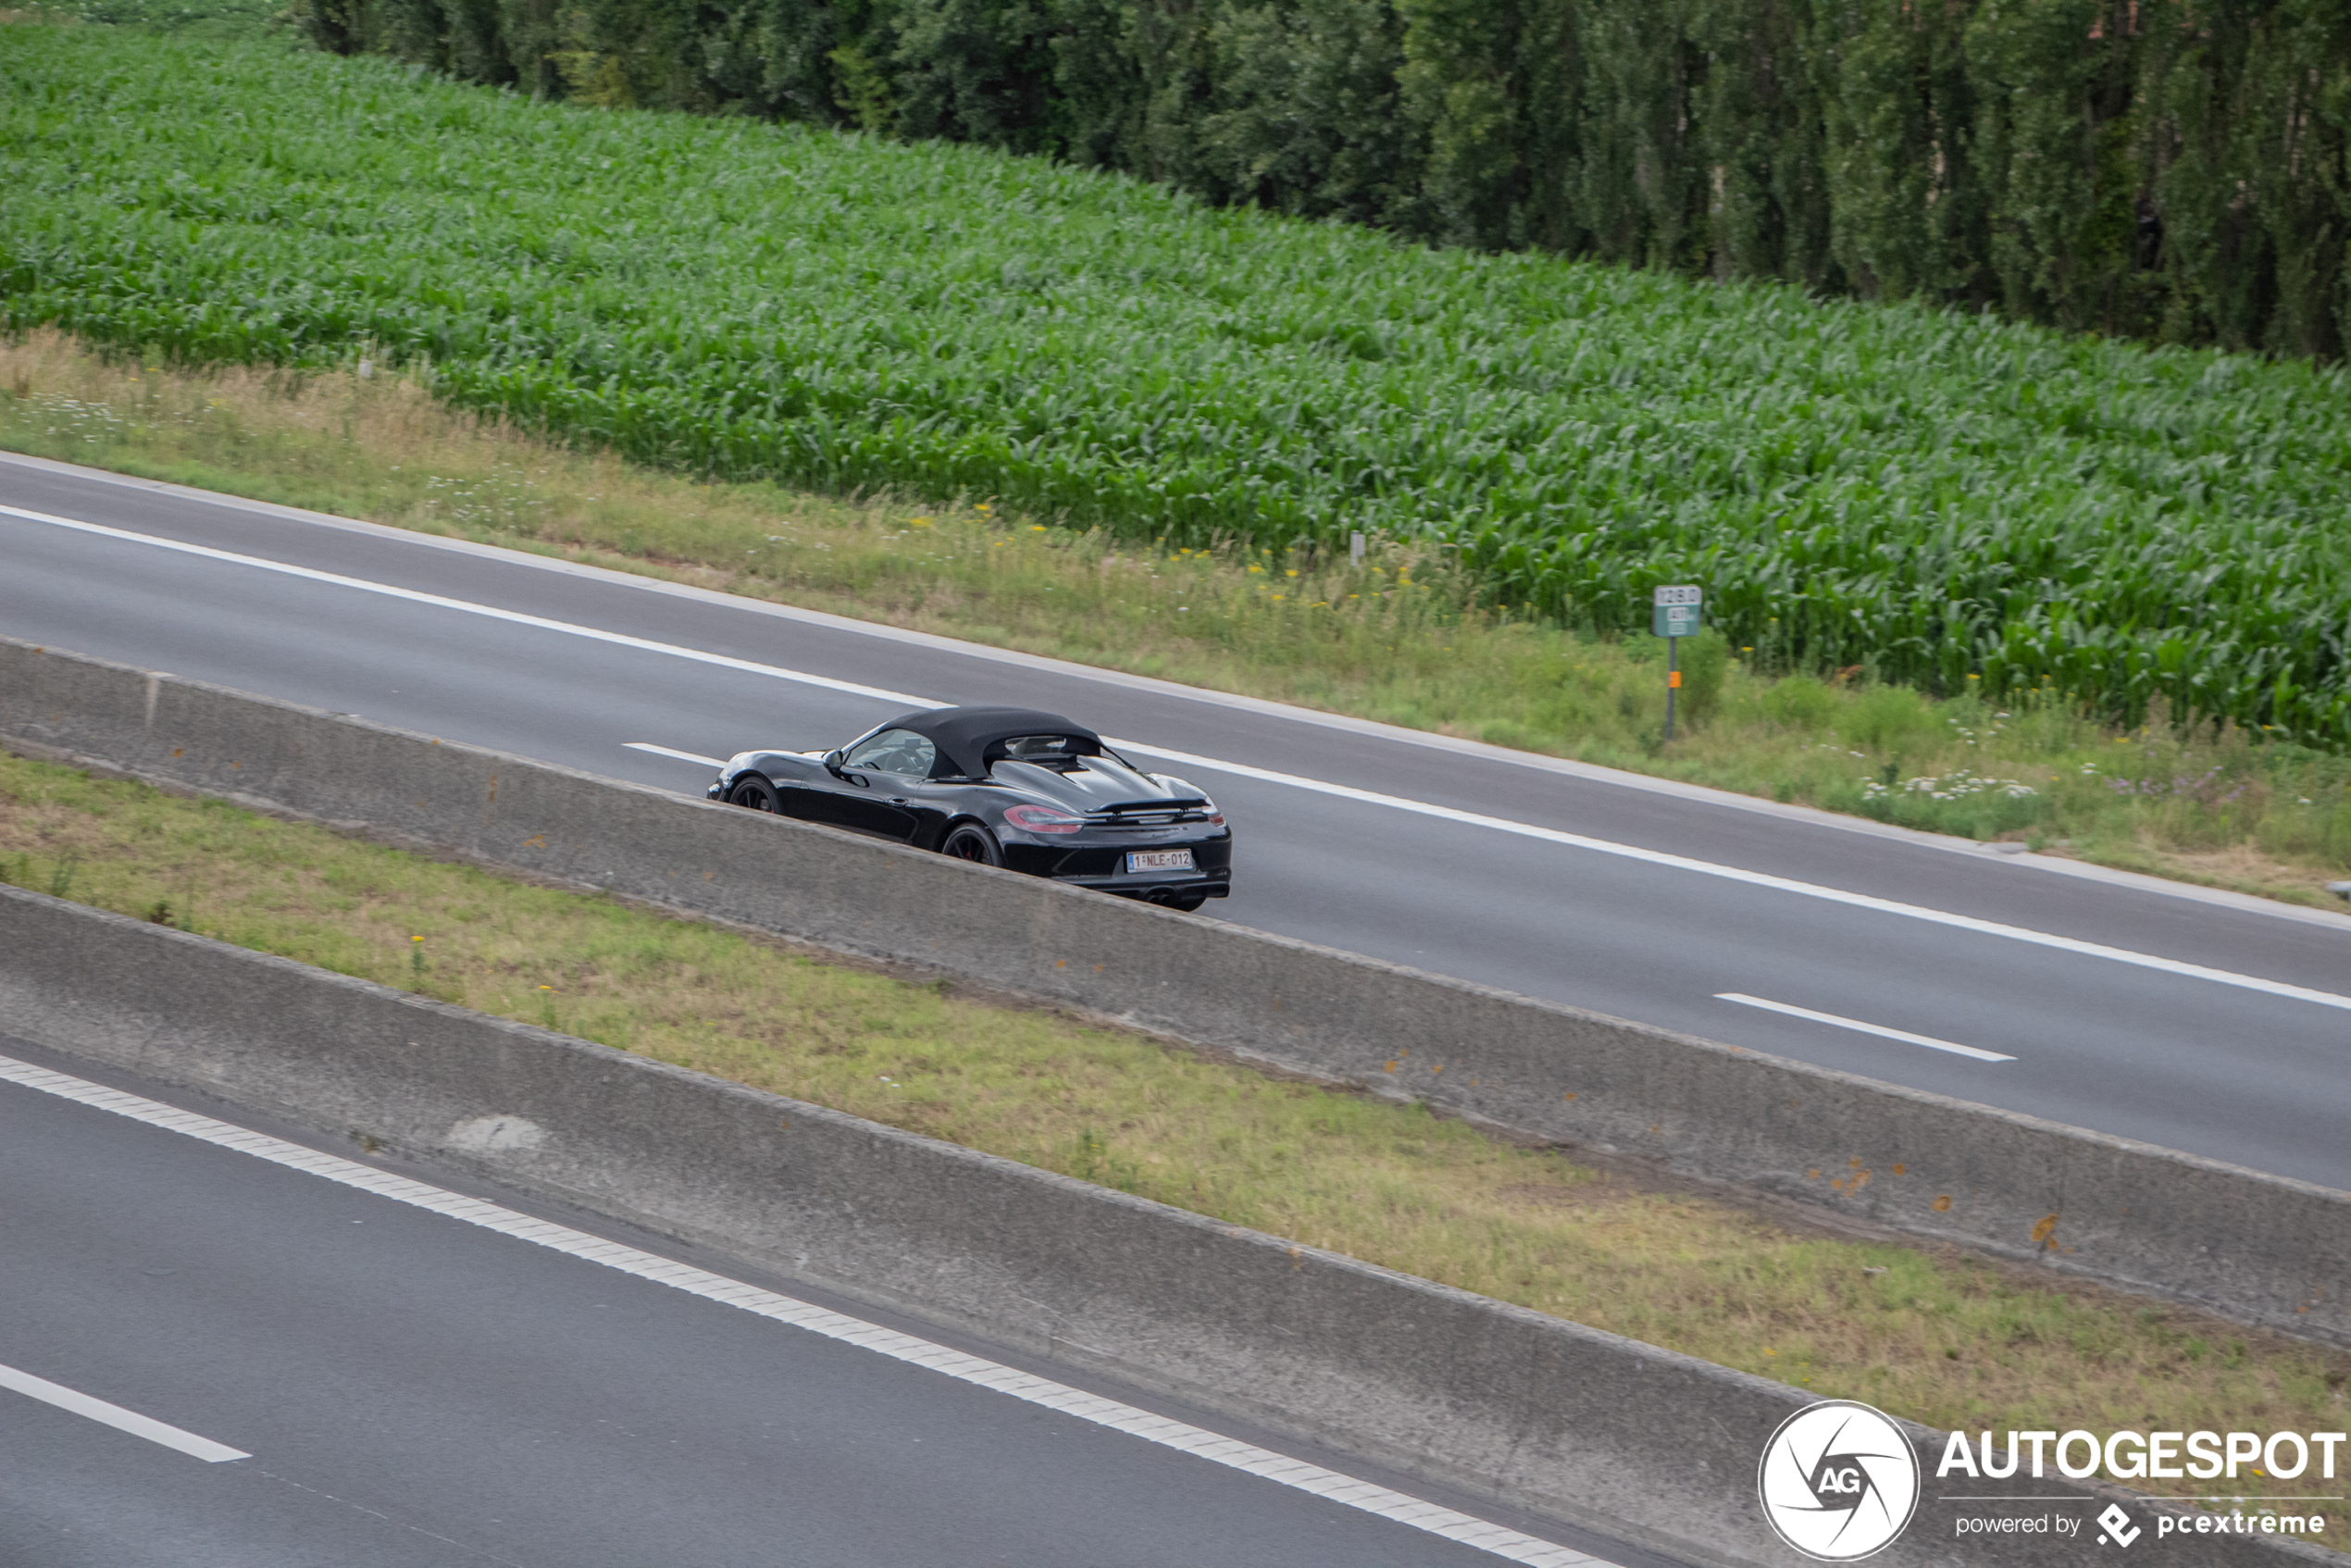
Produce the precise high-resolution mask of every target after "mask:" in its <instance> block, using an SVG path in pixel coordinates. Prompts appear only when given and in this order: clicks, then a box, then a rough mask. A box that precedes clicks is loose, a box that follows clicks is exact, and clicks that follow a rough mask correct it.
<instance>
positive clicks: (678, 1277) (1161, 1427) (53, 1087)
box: [0, 1056, 1614, 1568]
mask: <svg viewBox="0 0 2351 1568" xmlns="http://www.w3.org/2000/svg"><path fill="white" fill-rule="evenodd" d="M0 1083H13V1084H20V1085H22V1086H24V1087H25V1088H27V1089H39V1090H40V1091H42V1092H43V1093H44V1094H54V1095H56V1097H58V1098H59V1099H61V1100H70V1101H74V1102H76V1103H77V1104H81V1105H90V1106H94V1107H96V1108H97V1109H99V1110H102V1111H111V1112H113V1113H114V1114H116V1115H118V1116H126V1117H129V1118H130V1119H131V1120H132V1121H135V1122H143V1123H145V1124H147V1125H148V1126H157V1127H163V1128H167V1129H168V1130H169V1131H172V1132H176V1133H180V1134H182V1135H184V1136H186V1137H189V1138H193V1139H198V1140H200V1141H202V1142H205V1143H212V1144H218V1145H219V1146H220V1147H222V1148H224V1149H234V1150H236V1151H239V1152H240V1153H244V1154H250V1155H252V1156H254V1157H255V1159H259V1160H267V1161H269V1162H270V1163H271V1164H279V1165H285V1166H289V1167H291V1168H292V1169H294V1170H297V1171H304V1172H307V1173H308V1174H309V1175H311V1176H320V1177H323V1178H324V1179H326V1180H328V1181H331V1182H337V1183H340V1184H341V1185H342V1186H344V1187H351V1188H358V1189H359V1190H360V1191H362V1192H372V1193H374V1194H375V1195H376V1196H378V1197H379V1198H389V1199H392V1201H395V1202H401V1203H408V1204H413V1205H414V1206H416V1207H417V1208H419V1209H426V1210H429V1211H430V1212H431V1213H436V1214H444V1215H446V1216H448V1217H449V1218H451V1219H456V1220H463V1221H465V1222H466V1224H467V1225H477V1226H481V1227H482V1228H483V1229H485V1230H494V1231H496V1232H498V1233H499V1234H500V1235H502V1236H509V1237H513V1238H516V1239H517V1240H521V1241H528V1242H530V1243H531V1244H533V1245H534V1246H540V1247H545V1248H548V1249H550V1250H552V1251H557V1252H562V1253H565V1254H566V1255H568V1256H570V1257H575V1258H580V1259H584V1260H585V1261H587V1262H589V1263H601V1264H603V1266H604V1267H606V1268H610V1269H617V1270H618V1271H620V1272H621V1273H622V1274H627V1275H634V1276H636V1277H638V1278H640V1279H650V1280H653V1282H655V1283H656V1284H661V1285H666V1286H669V1287H670V1288H673V1289H677V1290H683V1291H685V1292H686V1293H687V1294H688V1295H690V1296H700V1297H702V1298H703V1299H704V1300H712V1301H717V1302H720V1303H722V1304H724V1305H726V1306H730V1307H737V1308H740V1309H741V1310H742V1311H744V1312H747V1313H756V1314H758V1315H759V1316H761V1317H765V1318H772V1319H774V1320H775V1321H776V1322H777V1323H783V1324H789V1325H791V1326H793V1327H795V1328H804V1329H806V1330H808V1331H809V1332H810V1333H812V1334H821V1335H823V1336H825V1337H826V1338H828V1339H839V1340H842V1341H844V1342H846V1343H849V1344H852V1345H856V1346H858V1347H860V1348H862V1349H864V1350H871V1351H873V1352H875V1353H876V1354H877V1355H884V1356H889V1357H890V1358H891V1359H892V1360H895V1361H902V1362H910V1363H914V1365H916V1366H921V1367H926V1368H928V1369H929V1370H930V1371H932V1372H938V1373H943V1374H944V1375H947V1376H949V1377H953V1378H957V1379H959V1380H961V1381H963V1382H965V1383H974V1384H977V1385H978V1386H979V1387H981V1388H992V1389H994V1390H996V1391H997V1392H998V1393H1000V1394H1009V1395H1011V1396H1012V1397H1013V1398H1014V1399H1016V1400H1026V1401H1027V1402H1028V1403H1030V1404H1033V1405H1042V1406H1043V1407H1045V1408H1046V1409H1048V1410H1051V1411H1056V1412H1060V1413H1061V1414H1064V1415H1066V1416H1070V1417H1072V1418H1074V1419H1076V1420H1079V1421H1088V1422H1091V1423H1093V1424H1094V1425H1097V1426H1106V1427H1108V1428H1110V1429H1111V1430H1112V1431H1113V1432H1124V1433H1126V1434H1127V1435H1128V1436H1129V1437H1140V1438H1142V1439H1143V1440H1144V1441H1145V1442H1150V1443H1157V1444H1158V1445H1160V1446H1161V1447H1162V1448H1168V1449H1174V1450H1176V1451H1177V1452H1179V1453H1188V1454H1191V1455H1193V1456H1194V1457H1195V1458H1199V1459H1204V1460H1207V1461H1209V1462H1211V1463H1214V1464H1222V1465H1225V1467H1227V1468H1228V1469H1233V1470H1238V1471H1241V1472H1242V1473H1244V1474H1246V1475H1255V1476H1257V1477H1259V1478H1261V1479H1263V1480H1267V1481H1272V1482H1275V1483H1276V1484H1277V1485H1280V1486H1284V1487H1296V1488H1297V1489H1299V1490H1300V1491H1303V1492H1311V1493H1312V1494H1313V1495H1314V1496H1316V1497H1319V1498H1321V1499H1322V1500H1324V1501H1325V1502H1331V1503H1337V1504H1341V1505H1343V1506H1345V1507H1348V1508H1353V1509H1359V1510H1361V1511H1362V1512H1365V1513H1372V1514H1376V1515H1378V1516H1379V1517H1380V1518H1382V1519H1387V1520H1390V1521H1392V1522H1394V1523H1396V1524H1405V1525H1409V1526H1411V1527H1412V1528H1413V1529H1415V1530H1424V1531H1426V1532H1428V1533H1429V1534H1430V1535H1433V1536H1442V1537H1445V1538H1446V1539H1448V1540H1451V1541H1459V1542H1460V1543H1462V1545H1463V1546H1471V1547H1475V1548H1477V1549H1480V1550H1483V1551H1486V1552H1490V1553H1492V1554H1493V1555H1494V1556H1496V1557H1499V1558H1502V1559H1504V1560H1506V1561H1508V1562H1523V1563H1526V1564H1529V1565H1530V1568H1614V1565H1612V1564H1611V1563H1609V1562H1606V1561H1605V1560H1603V1559H1601V1558H1597V1557H1593V1556H1590V1555H1589V1554H1587V1553H1585V1552H1580V1551H1575V1550H1572V1549H1569V1548H1567V1547H1563V1546H1560V1545H1558V1544H1556V1543H1554V1542H1551V1541H1545V1540H1538V1539H1536V1537H1533V1536H1524V1535H1521V1534H1519V1533H1518V1532H1517V1531H1515V1530H1510V1529H1505V1528H1503V1527H1502V1526H1501V1525H1499V1524H1492V1523H1490V1522H1488V1521H1486V1520H1484V1519H1478V1518H1475V1517H1473V1516H1472V1515H1470V1514H1466V1513H1457V1512H1454V1511H1453V1510H1451V1509H1449V1508H1439V1507H1438V1506H1437V1505H1436V1504H1435V1503H1430V1502H1424V1501H1422V1500H1420V1499H1418V1498H1415V1497H1408V1496H1406V1495H1405V1494H1404V1493H1402V1492H1392V1491H1389V1490H1388V1489H1387V1488H1386V1487H1375V1486H1373V1485H1372V1484H1371V1483H1369V1482H1367V1481H1358V1480H1356V1479H1355V1478H1353V1477H1352V1476H1349V1475H1340V1474H1338V1473H1337V1471H1332V1470H1325V1469H1323V1468H1322V1467H1320V1466H1319V1465H1313V1464H1308V1463H1306V1462H1304V1461H1302V1460H1296V1459H1292V1458H1290V1457H1289V1456H1288V1455H1287V1454H1278V1453H1275V1452H1273V1451H1272V1450H1268V1449H1260V1448H1253V1447H1251V1446H1250V1445H1249V1444H1247V1443H1242V1442H1236V1441H1235V1440H1234V1439H1232V1438H1230V1437H1220V1436H1218V1435H1217V1434H1216V1433H1213V1432H1210V1431H1206V1430H1203V1429H1202V1428H1200V1427H1198V1426H1191V1425H1186V1424H1185V1423H1183V1422H1180V1421H1173V1420H1170V1419H1168V1418H1167V1417H1166V1416H1163V1415H1153V1414H1152V1413H1151V1412H1149V1411H1145V1410H1138V1409H1136V1408H1135V1407H1134V1406H1133V1405H1126V1404H1121V1403H1119V1402H1118V1401H1117V1400H1106V1399H1103V1398H1101V1396H1100V1395H1097V1394H1088V1393H1085V1392H1083V1391H1081V1390H1079V1389H1076V1388H1070V1387H1068V1386H1067V1385H1065V1384H1061V1383H1055V1382H1052V1381H1051V1380H1049V1379H1047V1378H1043V1377H1039V1376H1036V1375H1032V1374H1030V1373H1026V1372H1020V1371H1016V1370H1014V1368H1012V1367H1009V1366H1003V1365H1001V1364H999V1363H995V1362H991V1361H984V1360H982V1359H981V1358H979V1357H978V1356H971V1355H965V1354H964V1352H962V1351H961V1350H949V1349H948V1348H947V1347H946V1346H944V1345H939V1344H934V1343H932V1342H931V1341H929V1340H927V1339H918V1338H914V1336H913V1335H911V1334H901V1333H899V1332H898V1331H896V1330H895V1329H889V1328H884V1327H882V1326H880V1325H878V1324H872V1323H865V1322H863V1321H861V1320H859V1319H857V1318H853V1317H849V1316H846V1315H844V1314H842V1313H836V1312H828V1311H827V1310H826V1309H824V1308H822V1307H817V1306H812V1305H810V1304H809V1303H808V1302H806V1301H802V1300H794V1299H793V1298H791V1297H790V1296H782V1295H778V1294H777V1293H776V1292H775V1291H772V1290H763V1289H761V1288H758V1287H757V1286H753V1285H745V1284H743V1283H742V1282H741V1281H740V1280H734V1279H728V1278H727V1277H726V1276H723V1275H715V1274H711V1273H708V1272H706V1271H704V1270H702V1269H698V1268H693V1267H691V1266H690V1265H688V1264H685V1263H677V1262H674V1261H673V1260H671V1259H668V1258H664V1257H661V1256H659V1255H657V1254H655V1253H652V1252H641V1251H638V1250H637V1249H636V1248H634V1247H626V1246H623V1245H621V1244H620V1243H619V1242H617V1241H607V1240H605V1239H603V1238H602V1237H597V1236H591V1235H589V1234H588V1233H587V1232H585V1231H578V1230H573V1229H570V1228H569V1227H568V1226H560V1225H555V1224H553V1223H551V1222H550V1221H547V1220H541V1219H533V1218H532V1217H530V1216H529V1215H528V1214H521V1213H516V1212H515V1211H514V1210H512V1209H506V1208H502V1207H500V1206H499V1205H497V1204H495V1203H491V1202H487V1201H484V1200H482V1199H479V1198H466V1197H461V1196H459V1195H458V1194H456V1193H454V1192H450V1191H447V1190H445V1189H443V1188H438V1187H429V1186H428V1185H426V1184H425V1183H423V1182H420V1181H411V1180H409V1179H408V1178H407V1177H405V1176H392V1175H391V1174H390V1173H388V1172H384V1171H379V1170H377V1169H375V1168H374V1167H372V1166H369V1165H363V1164H358V1163H357V1162H355V1161H352V1160H345V1159H342V1158H340V1157H338V1156H336V1155H333V1154H322V1153H320V1152H319V1151H317V1150H315V1149H305V1148H304V1147H302V1146H301V1145H300V1144H297V1143H288V1142H286V1141H284V1140H283V1139H275V1138H271V1137H268V1136H267V1135H266V1134H263V1133H257V1132H252V1131H249V1130H247V1129H246V1128H243V1127H240V1126H233V1125H231V1124H230V1123H228V1122H218V1121H215V1120H213V1119H212V1118H211V1117H209V1116H199V1115H197V1114H195V1113H193V1112H192V1111H182V1110H180V1109H178V1108H177V1107H175V1106H170V1105H166V1104H163V1103H161V1102H160V1101H153V1100H144V1099H142V1098H140V1097H139V1096H138V1095H135V1094H126V1093H124V1092H123V1091H122V1090H120V1089H108V1088H106V1086H105V1085H103V1084H94V1083H91V1082H90V1081H88V1080H87V1079H84V1078H77V1077H74V1076H70V1075H68V1074H66V1073H59V1072H55V1071H52V1070H51V1069H49V1068H46V1067H36V1066H34V1065H33V1064H31V1063H30V1062H19V1061H18V1060H16V1059H15V1058H13V1057H7V1056H0ZM35 1381H38V1379H35ZM11 1386H13V1385H11ZM44 1387H52V1388H54V1387H55V1385H44ZM59 1392H68V1390H62V1389H61V1390H59ZM36 1397H37V1398H38V1397H45V1396H36ZM75 1397H76V1398H79V1397H80V1396H75ZM90 1402H91V1403H92V1404H93V1405H94V1404H97V1403H98V1401H96V1400H91V1401H90ZM102 1408H104V1409H106V1410H113V1409H114V1407H113V1406H112V1405H106V1406H104V1407H102ZM84 1413H89V1412H84ZM116 1413H117V1414H119V1415H122V1416H126V1417H129V1419H131V1420H132V1421H143V1420H144V1419H145V1418H144V1417H143V1416H135V1415H131V1412H128V1411H119V1412H116ZM98 1419H101V1420H103V1419H106V1418H105V1417H103V1416H102V1417H99V1418H98ZM150 1425H154V1426H155V1427H156V1428H157V1429H158V1430H159V1431H162V1432H175V1429H174V1428H172V1427H168V1426H164V1425H162V1424H161V1423H150ZM125 1430H135V1428H130V1427H126V1428H125ZM141 1435H142V1436H154V1434H153V1433H144V1432H143V1433H142V1434H141ZM175 1435H176V1436H178V1437H181V1438H185V1439H187V1440H188V1441H190V1442H196V1443H202V1442H204V1439H203V1438H201V1437H189V1435H188V1434H187V1433H184V1432H176V1433H175ZM155 1440H156V1441H157V1442H162V1441H165V1440H166V1439H164V1438H163V1437H155ZM174 1446H175V1447H177V1446H179V1445H177V1444H175V1445H174ZM209 1446H211V1447H214V1448H218V1445H217V1444H214V1445H209ZM188 1451H191V1452H193V1451H194V1450H188ZM198 1457H200V1458H201V1457H204V1456H203V1455H199V1456H198ZM218 1457H220V1458H224V1459H243V1458H245V1457H247V1456H246V1455H243V1454H241V1453H238V1452H237V1451H236V1450H232V1449H224V1450H220V1452H219V1455H218Z"/></svg>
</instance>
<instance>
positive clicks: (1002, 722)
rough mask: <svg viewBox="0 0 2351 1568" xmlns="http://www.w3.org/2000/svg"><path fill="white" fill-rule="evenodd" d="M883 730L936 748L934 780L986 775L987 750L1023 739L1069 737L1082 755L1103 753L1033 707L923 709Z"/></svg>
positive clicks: (1096, 741)
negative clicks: (912, 735)
mask: <svg viewBox="0 0 2351 1568" xmlns="http://www.w3.org/2000/svg"><path fill="white" fill-rule="evenodd" d="M882 728H884V729H911V730H913V731H914V733H915V734H917V735H920V736H923V737H925V738H926V739H927V740H929V741H930V742H931V744H932V745H934V746H937V747H938V748H939V753H940V756H939V764H936V765H933V767H932V770H931V771H932V777H934V778H937V777H939V776H941V775H949V774H953V775H960V776H962V777H964V778H979V777H981V776H983V775H985V774H986V773H987V771H988V748H989V746H991V745H993V744H995V743H996V742H997V741H999V740H1013V739H1014V738H1015V737H1018V736H1022V735H1067V736H1070V737H1071V738H1073V739H1074V740H1077V741H1079V742H1080V744H1078V745H1076V746H1074V747H1072V748H1071V750H1073V751H1075V752H1076V753H1078V754H1079V755H1081V756H1100V755H1101V751H1102V738H1101V736H1099V735H1097V734H1095V733H1094V732H1093V731H1092V730H1090V729H1088V728H1086V727H1085V726H1084V725H1082V724H1078V723H1076V722H1075V721H1073V720H1070V719H1066V718H1064V717H1063V716H1061V715H1059V714H1049V713H1045V712H1043V711H1041V710H1040V709H1037V708H926V709H924V710H922V711H921V712H919V713H911V714H902V715H900V716H898V717H896V718H893V719H891V720H890V721H889V723H888V724H885V725H883V726H882Z"/></svg>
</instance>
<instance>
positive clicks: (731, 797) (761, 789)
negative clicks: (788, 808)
mask: <svg viewBox="0 0 2351 1568" xmlns="http://www.w3.org/2000/svg"><path fill="white" fill-rule="evenodd" d="M727 803H728V805H738V806H749V807H750V808H751V809H752V810H753V811H767V812H780V811H782V810H783V809H784V802H783V797H782V796H780V795H778V794H777V793H776V787H775V786H774V785H773V784H770V783H768V782H767V780H765V778H746V779H744V780H743V781H742V782H741V783H740V784H738V785H736V786H735V787H734V789H733V790H729V791H728V795H727Z"/></svg>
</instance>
